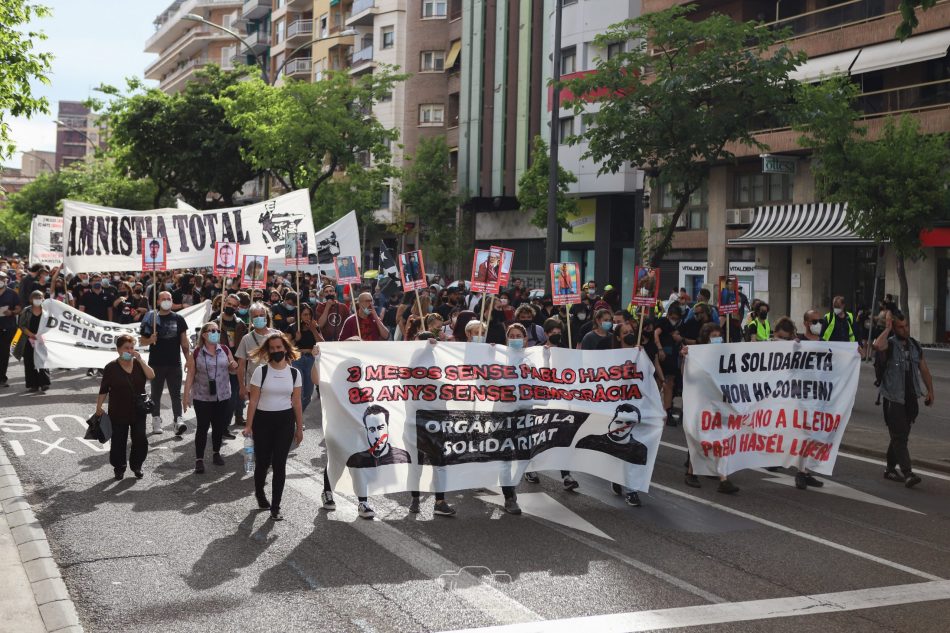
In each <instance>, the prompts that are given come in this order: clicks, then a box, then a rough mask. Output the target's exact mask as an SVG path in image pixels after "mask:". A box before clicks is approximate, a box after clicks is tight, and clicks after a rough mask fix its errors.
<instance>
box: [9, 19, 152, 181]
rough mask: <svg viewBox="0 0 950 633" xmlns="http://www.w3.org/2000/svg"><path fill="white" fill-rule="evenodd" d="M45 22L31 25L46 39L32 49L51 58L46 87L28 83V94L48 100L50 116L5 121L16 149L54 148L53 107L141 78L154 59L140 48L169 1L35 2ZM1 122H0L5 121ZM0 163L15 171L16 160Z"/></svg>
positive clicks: (18, 161)
mask: <svg viewBox="0 0 950 633" xmlns="http://www.w3.org/2000/svg"><path fill="white" fill-rule="evenodd" d="M40 3H41V4H45V5H46V6H48V7H50V8H52V10H53V15H52V16H51V17H48V18H45V19H41V20H37V21H36V22H35V24H34V25H32V26H33V29H34V30H41V31H43V32H44V33H46V35H47V36H48V39H47V40H46V41H43V42H38V43H37V48H38V49H39V50H42V51H49V52H51V53H53V56H54V59H53V68H52V73H51V75H50V85H48V86H47V85H44V84H42V83H39V82H34V87H33V90H34V94H38V95H42V96H45V97H46V98H47V99H49V105H50V114H48V115H46V114H40V115H37V116H35V117H33V118H32V119H29V120H28V119H24V118H12V119H9V120H10V124H11V128H12V131H13V139H14V141H15V142H16V144H17V150H18V152H19V151H24V150H31V149H38V150H49V151H53V150H55V149H56V124H55V123H53V120H54V119H55V118H56V104H57V102H58V101H61V100H62V101H82V100H84V99H87V98H88V97H90V96H92V95H93V94H94V92H93V88H95V87H96V86H98V85H99V84H102V83H106V84H112V85H124V80H125V78H126V77H129V76H131V75H135V76H138V77H141V76H142V73H143V72H144V71H145V67H146V66H148V64H149V63H151V62H152V61H153V60H154V59H156V57H155V55H152V54H148V53H145V52H144V51H143V50H142V49H143V48H144V47H145V40H147V39H148V38H149V37H150V36H151V35H152V33H154V32H155V27H154V26H153V25H152V21H153V20H154V19H155V16H157V15H158V14H159V13H161V12H162V11H163V10H164V9H165V8H166V7H167V6H168V5H169V4H171V0H40ZM5 118H6V117H5ZM5 162H6V164H8V165H11V166H14V167H19V166H20V155H19V153H17V155H15V156H14V157H13V158H10V159H7V160H6V161H5Z"/></svg>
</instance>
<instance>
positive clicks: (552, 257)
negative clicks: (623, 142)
mask: <svg viewBox="0 0 950 633" xmlns="http://www.w3.org/2000/svg"><path fill="white" fill-rule="evenodd" d="M562 8H563V5H562V0H554V54H553V55H552V59H551V61H552V64H553V68H552V72H551V75H552V77H551V79H552V81H553V84H554V89H553V90H551V147H550V154H549V156H550V158H549V165H548V171H549V173H548V227H547V228H548V231H547V232H548V240H547V242H546V255H547V260H548V266H547V271H546V272H545V276H546V277H547V278H548V288H551V287H552V286H551V278H550V277H551V264H553V263H554V262H556V261H557V260H558V256H559V251H560V242H561V240H560V237H561V227H560V225H559V224H558V221H557V194H558V178H557V177H558V144H559V143H560V142H561V139H560V131H561V129H560V127H561V126H560V122H561V121H560V116H559V115H560V110H561V90H560V88H559V87H558V85H557V84H558V82H560V81H561V9H562Z"/></svg>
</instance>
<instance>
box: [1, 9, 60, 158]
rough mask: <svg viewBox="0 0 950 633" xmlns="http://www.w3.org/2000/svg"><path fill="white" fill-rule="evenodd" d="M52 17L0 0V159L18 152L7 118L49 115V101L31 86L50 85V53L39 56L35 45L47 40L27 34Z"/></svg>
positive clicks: (36, 35)
mask: <svg viewBox="0 0 950 633" xmlns="http://www.w3.org/2000/svg"><path fill="white" fill-rule="evenodd" d="M49 15H50V10H49V9H48V8H47V7H44V6H42V5H38V4H34V3H32V2H26V1H25V0H0V159H6V158H9V157H10V156H11V155H12V154H13V152H14V150H15V149H16V147H15V145H14V143H13V141H12V139H11V138H10V123H9V121H8V120H7V115H10V116H14V117H18V116H22V117H31V116H33V115H34V114H37V113H46V112H49V102H48V101H47V99H46V97H38V96H35V95H34V94H33V86H32V85H31V82H33V81H38V82H40V83H42V84H47V85H49V77H47V74H48V73H49V71H50V65H51V63H52V60H53V56H52V54H50V53H37V52H36V51H35V45H36V43H37V42H41V41H43V40H45V39H46V35H44V34H43V33H42V32H40V31H34V30H32V29H27V30H26V31H24V30H23V28H24V26H25V25H27V24H29V23H30V22H32V21H33V20H35V19H37V18H44V17H47V16H49Z"/></svg>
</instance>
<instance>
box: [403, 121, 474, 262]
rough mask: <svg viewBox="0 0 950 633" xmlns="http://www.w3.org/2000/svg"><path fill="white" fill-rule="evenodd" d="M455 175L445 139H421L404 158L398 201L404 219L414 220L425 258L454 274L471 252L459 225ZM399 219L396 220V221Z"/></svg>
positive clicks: (466, 235) (465, 232)
mask: <svg viewBox="0 0 950 633" xmlns="http://www.w3.org/2000/svg"><path fill="white" fill-rule="evenodd" d="M454 181H455V174H454V173H453V172H452V169H451V166H450V161H449V147H448V145H447V144H446V142H445V137H444V136H434V137H431V138H423V139H420V141H419V145H418V146H417V147H416V153H415V155H414V156H411V157H406V166H405V167H404V168H403V169H402V174H401V179H400V185H399V199H400V202H401V203H402V206H403V214H404V217H403V218H401V219H402V220H403V223H404V222H405V220H409V219H411V218H416V219H417V220H418V222H419V232H420V234H421V235H422V239H423V245H422V246H424V248H425V251H426V257H427V258H428V259H429V260H430V261H433V262H435V263H437V264H439V266H440V270H441V271H442V272H447V271H449V270H453V271H455V272H457V271H458V270H459V268H458V266H459V264H460V261H459V260H460V259H461V257H462V255H463V253H465V252H466V251H467V252H471V248H470V246H471V245H470V244H469V243H468V234H467V231H465V229H464V227H463V226H460V223H459V222H458V213H459V204H460V202H461V200H460V198H459V196H458V195H456V194H455V182H454ZM399 219H400V218H398V217H397V221H398V220H399Z"/></svg>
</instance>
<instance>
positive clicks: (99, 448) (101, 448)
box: [76, 435, 112, 453]
mask: <svg viewBox="0 0 950 633" xmlns="http://www.w3.org/2000/svg"><path fill="white" fill-rule="evenodd" d="M76 439H77V440H78V441H79V442H81V443H83V444H85V445H86V446H88V447H89V448H91V449H92V450H94V451H95V452H97V453H105V452H106V451H108V450H109V449H110V448H112V442H106V443H105V444H100V443H99V442H98V440H97V441H95V442H94V441H92V440H87V439H86V438H84V437H79V436H78V435H77V436H76Z"/></svg>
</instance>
